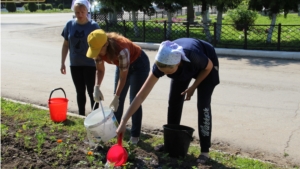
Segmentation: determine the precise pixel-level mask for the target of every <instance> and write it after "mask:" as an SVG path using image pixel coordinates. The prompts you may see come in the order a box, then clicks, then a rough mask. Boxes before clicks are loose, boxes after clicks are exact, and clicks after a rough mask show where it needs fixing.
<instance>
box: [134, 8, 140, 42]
mask: <svg viewBox="0 0 300 169" xmlns="http://www.w3.org/2000/svg"><path fill="white" fill-rule="evenodd" d="M132 21H133V31H134V35H135V37H139V36H140V33H139V27H138V25H137V16H136V11H132Z"/></svg>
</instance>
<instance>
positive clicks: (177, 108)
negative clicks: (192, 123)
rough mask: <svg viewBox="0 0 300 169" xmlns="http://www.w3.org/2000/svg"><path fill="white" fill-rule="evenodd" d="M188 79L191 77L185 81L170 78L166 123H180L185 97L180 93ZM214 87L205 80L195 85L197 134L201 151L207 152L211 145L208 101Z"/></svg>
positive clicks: (210, 120)
mask: <svg viewBox="0 0 300 169" xmlns="http://www.w3.org/2000/svg"><path fill="white" fill-rule="evenodd" d="M190 81H191V79H190V80H187V81H178V80H177V81H176V80H173V79H172V80H171V87H170V94H169V107H168V124H180V120H181V115H182V108H183V102H184V98H185V95H183V96H182V95H181V93H182V92H183V91H185V90H186V89H187V88H188V86H189V83H190ZM214 88H215V85H212V84H211V83H209V82H207V81H203V82H202V83H201V84H200V85H199V86H198V87H197V109H198V131H199V133H198V134H199V137H200V147H201V152H209V148H210V146H211V127H212V117H211V106H210V103H211V96H212V93H213V90H214ZM195 93H196V92H195ZM195 93H194V95H193V96H194V97H195Z"/></svg>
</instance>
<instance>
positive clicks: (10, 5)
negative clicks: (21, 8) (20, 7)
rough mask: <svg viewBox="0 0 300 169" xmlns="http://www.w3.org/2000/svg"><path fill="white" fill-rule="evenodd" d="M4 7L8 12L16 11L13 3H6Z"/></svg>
mask: <svg viewBox="0 0 300 169" xmlns="http://www.w3.org/2000/svg"><path fill="white" fill-rule="evenodd" d="M5 7H6V10H7V11H8V12H16V11H17V7H16V3H14V2H8V3H6V4H5Z"/></svg>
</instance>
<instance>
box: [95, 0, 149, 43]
mask: <svg viewBox="0 0 300 169" xmlns="http://www.w3.org/2000/svg"><path fill="white" fill-rule="evenodd" d="M151 2H152V1H151V0H142V1H140V0H131V1H130V3H128V1H124V0H102V1H101V3H103V4H104V5H105V6H107V7H109V8H111V9H112V10H113V11H114V14H113V15H114V16H113V17H112V18H111V19H112V20H113V21H114V22H117V11H123V10H122V9H124V10H125V11H128V12H131V13H132V18H133V19H132V20H133V25H134V28H133V29H134V32H135V36H137V37H138V36H139V28H138V25H137V15H136V14H137V12H138V10H143V11H144V10H146V11H147V10H148V9H149V8H150V7H151V6H152V5H151Z"/></svg>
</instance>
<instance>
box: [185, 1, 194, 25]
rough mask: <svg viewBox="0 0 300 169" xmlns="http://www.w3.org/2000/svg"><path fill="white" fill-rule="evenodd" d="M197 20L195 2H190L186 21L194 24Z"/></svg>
mask: <svg viewBox="0 0 300 169" xmlns="http://www.w3.org/2000/svg"><path fill="white" fill-rule="evenodd" d="M194 19H195V11H194V5H193V1H192V0H190V2H189V4H188V6H187V18H186V20H187V21H188V22H189V23H193V22H194Z"/></svg>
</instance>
